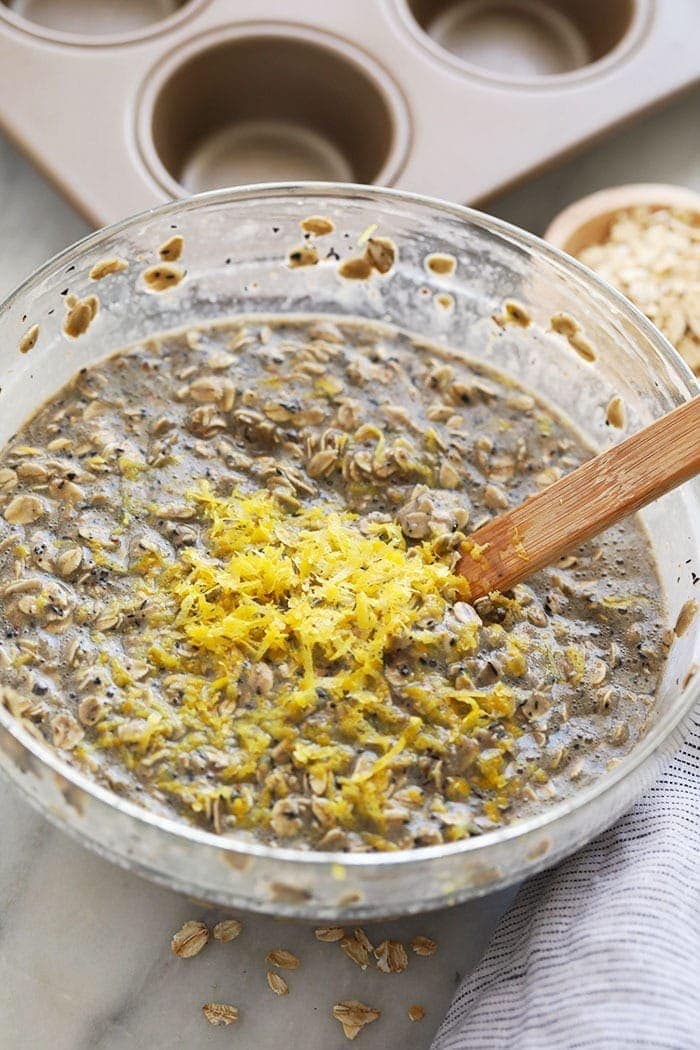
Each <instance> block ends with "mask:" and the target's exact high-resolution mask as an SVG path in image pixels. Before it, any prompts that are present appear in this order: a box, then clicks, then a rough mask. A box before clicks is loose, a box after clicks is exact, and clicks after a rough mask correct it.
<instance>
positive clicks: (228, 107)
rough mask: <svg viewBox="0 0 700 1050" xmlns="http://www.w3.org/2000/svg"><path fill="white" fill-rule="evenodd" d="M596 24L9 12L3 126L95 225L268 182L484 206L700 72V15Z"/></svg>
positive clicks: (214, 5)
mask: <svg viewBox="0 0 700 1050" xmlns="http://www.w3.org/2000/svg"><path fill="white" fill-rule="evenodd" d="M595 9H596V5H592V4H590V3H586V2H585V0H356V2H351V0H338V2H337V3H334V4H323V3H320V2H319V0H294V3H290V4H287V5H284V18H281V17H280V5H279V3H278V2H276V0H237V3H236V5H235V10H234V9H233V6H232V5H231V3H230V0H182V2H180V0H122V2H121V3H120V4H119V5H116V6H115V5H114V4H111V3H109V0H94V2H90V0H0V124H2V126H3V127H4V128H5V130H6V131H7V132H8V133H9V134H10V135H11V136H12V137H13V138H14V139H15V141H16V142H17V143H18V144H19V145H20V147H21V148H23V149H24V150H25V151H26V152H27V153H28V154H29V155H30V156H31V158H32V159H33V160H34V161H35V162H36V163H37V164H38V165H39V166H40V167H41V168H42V170H43V171H45V172H46V173H47V174H48V175H49V176H50V177H52V178H53V179H54V181H55V182H56V183H57V184H58V186H59V187H60V188H61V189H62V190H63V191H64V192H65V193H66V195H67V196H68V197H69V198H70V199H71V200H72V201H73V203H74V204H75V205H76V206H77V207H78V208H79V209H80V210H81V211H82V212H83V213H84V214H85V215H86V216H87V217H88V218H89V219H90V220H92V221H93V222H95V223H96V224H101V223H104V222H107V221H112V220H115V219H118V218H120V217H121V216H123V215H125V214H128V213H130V212H134V211H137V210H139V209H141V208H144V207H148V206H152V205H154V204H157V203H159V202H163V201H165V200H167V199H168V198H171V197H178V196H184V195H185V194H186V193H187V192H188V191H192V190H204V189H207V188H211V187H214V186H217V185H220V184H221V183H226V182H231V183H236V184H240V183H252V182H260V181H265V180H267V179H270V178H272V179H280V178H284V179H289V178H301V177H304V178H316V179H334V180H335V179H337V180H343V179H354V180H359V181H362V182H365V183H375V184H386V185H392V186H397V187H401V188H409V189H413V190H417V191H420V192H423V193H427V194H430V195H434V196H439V197H443V198H447V199H452V200H456V201H460V202H474V201H479V200H483V199H484V198H486V197H488V196H490V195H492V194H494V193H496V192H497V191H499V190H501V189H504V188H506V187H507V186H510V185H512V184H513V183H514V182H516V181H518V180H521V179H523V178H524V177H526V176H527V174H528V173H531V172H533V171H536V170H539V169H540V168H541V167H542V166H544V165H545V164H547V163H549V162H552V161H554V160H556V159H557V158H558V157H562V156H564V155H565V154H567V153H569V152H571V151H572V150H574V149H575V148H577V147H579V146H580V145H581V144H583V143H585V142H586V141H588V140H590V139H591V138H593V137H594V136H596V135H599V134H601V133H602V132H604V131H606V130H607V129H609V128H611V127H614V126H615V125H617V124H619V123H620V122H622V121H624V120H627V119H629V118H630V117H632V116H634V115H635V114H636V113H640V112H642V111H643V110H645V109H646V108H648V107H649V106H651V105H654V104H656V103H658V102H659V101H661V100H662V99H663V98H665V97H667V96H669V95H672V94H674V93H676V92H678V91H679V90H681V89H682V88H684V87H687V86H689V85H690V84H692V83H693V82H694V81H696V80H697V79H698V78H699V77H700V63H698V59H697V48H696V44H695V41H696V40H697V36H698V33H699V32H700V6H698V5H697V4H696V3H695V0H675V2H674V4H665V3H662V2H661V0H611V3H610V4H609V5H606V13H605V18H600V17H595ZM232 15H235V18H232ZM312 27H313V28H312Z"/></svg>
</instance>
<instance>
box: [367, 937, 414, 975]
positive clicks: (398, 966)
mask: <svg viewBox="0 0 700 1050" xmlns="http://www.w3.org/2000/svg"><path fill="white" fill-rule="evenodd" d="M374 957H375V959H376V960H377V969H378V970H380V971H381V973H403V971H404V970H405V969H406V967H407V966H408V955H407V954H406V949H405V948H404V946H403V944H401V942H400V941H382V943H381V944H380V945H378V947H376V948H375V949H374Z"/></svg>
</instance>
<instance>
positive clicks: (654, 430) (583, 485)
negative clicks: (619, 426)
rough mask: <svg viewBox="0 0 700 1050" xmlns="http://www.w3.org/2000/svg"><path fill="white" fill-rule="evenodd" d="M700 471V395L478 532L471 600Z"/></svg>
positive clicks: (462, 567) (469, 555) (469, 561)
mask: <svg viewBox="0 0 700 1050" xmlns="http://www.w3.org/2000/svg"><path fill="white" fill-rule="evenodd" d="M698 473H700V395H698V396H697V397H694V398H693V399H692V401H687V402H686V403H685V404H683V405H681V406H680V407H679V408H676V409H674V410H673V411H672V412H669V413H668V414H667V415H665V416H662V417H661V418H660V419H657V420H656V421H655V422H654V423H652V424H651V425H650V426H648V427H645V428H644V430H640V431H639V433H637V434H633V435H632V437H629V438H627V439H626V440H625V441H621V442H620V444H619V445H615V446H614V447H613V448H611V449H608V451H607V452H602V453H601V454H600V455H598V456H595V457H594V458H593V459H589V460H588V461H587V462H586V463H583V464H582V465H581V466H580V467H577V468H576V470H574V471H572V473H571V474H567V475H566V477H563V478H560V479H559V481H555V482H554V484H552V485H550V486H549V488H546V489H544V490H543V491H542V492H538V493H537V495H535V496H531V497H530V498H529V499H527V500H525V502H524V503H522V504H521V505H520V506H519V507H515V508H514V509H513V510H509V511H508V512H507V513H505V514H501V515H500V516H499V517H497V518H494V519H493V520H492V521H489V522H487V523H486V525H483V526H482V527H481V528H480V529H477V530H476V532H473V533H472V534H471V536H470V537H469V539H470V541H471V542H470V549H469V550H468V551H466V552H465V553H464V554H463V555H462V558H461V560H460V561H459V564H458V565H457V572H458V573H461V574H462V575H463V576H466V578H467V579H468V580H469V584H470V586H471V592H472V593H471V596H472V600H474V599H476V598H481V597H483V595H485V594H489V593H490V592H491V591H507V590H508V589H509V588H511V587H513V586H514V585H515V584H516V583H519V582H520V581H521V580H524V579H525V578H526V577H528V576H532V574H533V573H535V572H537V570H538V569H542V568H544V566H545V565H551V564H552V563H553V562H555V561H557V560H558V559H559V558H560V557H561V556H562V555H563V554H566V553H567V552H568V551H570V550H572V549H573V548H575V547H578V546H579V544H581V543H583V542H584V541H585V540H589V539H590V538H591V537H592V536H596V535H597V534H598V533H599V532H603V531H604V530H605V529H607V528H609V527H610V526H611V525H614V524H615V523H616V522H617V521H620V519H621V518H626V517H627V515H628V514H634V512H635V511H637V510H639V509H640V508H641V507H645V506H646V505H647V503H651V502H652V501H653V500H655V499H658V498H659V497H660V496H663V495H664V493H666V492H670V490H671V489H674V488H676V486H678V485H682V484H683V482H684V481H688V480H689V479H690V478H692V477H694V476H695V475H696V474H698Z"/></svg>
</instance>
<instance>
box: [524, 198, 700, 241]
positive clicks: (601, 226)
mask: <svg viewBox="0 0 700 1050" xmlns="http://www.w3.org/2000/svg"><path fill="white" fill-rule="evenodd" d="M640 204H641V205H647V206H651V207H653V208H682V209H686V210H689V211H693V212H697V213H698V215H699V216H700V193H695V191H694V190H688V189H685V187H683V186H671V185H668V184H666V183H663V182H636V183H635V182H633V183H629V184H628V185H626V186H612V187H610V189H607V190H599V191H598V193H591V194H590V196H588V197H582V198H581V200H579V201H576V202H575V203H574V204H570V205H569V207H568V208H565V209H564V211H561V212H559V214H558V215H557V216H556V217H555V218H554V219H553V220H552V222H551V223H550V224H549V226H548V227H547V230H546V231H545V234H544V239H545V240H546V241H549V242H550V244H553V245H554V246H555V247H556V248H561V249H562V251H565V252H568V253H569V255H573V256H578V255H579V254H580V253H581V252H582V251H583V249H584V248H587V247H588V246H589V245H591V244H601V243H602V242H603V241H605V240H606V239H607V236H608V233H609V231H610V226H611V224H612V220H613V218H614V216H615V214H616V213H617V212H619V211H624V210H626V209H627V208H634V207H636V206H637V205H640Z"/></svg>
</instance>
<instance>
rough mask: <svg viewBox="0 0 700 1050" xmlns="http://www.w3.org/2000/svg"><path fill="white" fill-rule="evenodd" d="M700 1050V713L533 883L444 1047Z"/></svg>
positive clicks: (454, 1018) (438, 1049)
mask: <svg viewBox="0 0 700 1050" xmlns="http://www.w3.org/2000/svg"><path fill="white" fill-rule="evenodd" d="M626 1047H631V1048H634V1050H639V1048H647V1047H650V1048H653V1050H698V1048H700V710H698V711H696V712H695V719H694V723H693V725H692V729H691V732H690V734H689V737H688V741H687V743H686V744H685V746H684V747H683V748H682V749H681V751H679V753H678V754H677V755H676V756H675V758H674V759H673V761H672V763H671V764H670V765H669V767H668V769H667V770H666V773H665V774H664V775H663V776H662V777H661V779H660V780H659V781H658V782H657V783H656V784H655V785H654V787H652V789H651V790H650V791H649V793H648V794H647V795H646V796H645V797H644V798H643V799H642V800H641V801H640V802H639V803H637V805H636V806H635V807H634V809H633V810H632V811H631V812H630V813H628V814H627V815H626V816H625V817H623V818H622V819H621V820H620V821H618V823H617V824H616V825H615V826H614V827H612V828H611V829H610V830H609V831H607V832H605V833H604V834H603V835H601V836H600V837H599V838H598V839H596V840H595V841H594V842H592V843H591V844H590V845H588V846H587V847H586V848H585V849H583V850H581V851H580V852H579V853H577V854H576V855H575V856H573V857H570V858H569V859H568V860H566V861H564V862H563V863H561V864H560V865H559V866H558V867H557V868H555V869H553V870H552V871H547V872H544V873H542V874H541V875H538V876H536V877H535V878H533V879H531V880H530V881H529V882H527V883H525V884H524V885H523V887H522V888H521V890H520V892H519V894H518V896H517V897H516V899H515V902H514V903H513V906H512V907H511V909H510V911H509V912H507V913H506V915H505V917H504V918H503V919H502V921H501V923H500V925H499V927H498V929H497V930H496V933H495V935H494V938H493V940H492V942H491V945H490V947H489V949H488V952H487V954H486V956H485V957H484V959H483V960H482V962H481V964H480V965H479V966H478V968H477V969H476V970H475V971H474V972H473V973H472V974H471V975H470V976H469V977H467V978H466V979H465V981H464V982H463V983H462V985H461V986H460V988H459V991H458V992H457V995H456V997H455V1000H454V1002H453V1003H452V1006H451V1008H450V1011H449V1013H448V1015H447V1017H446V1018H445V1021H444V1023H443V1025H442V1027H441V1028H440V1030H439V1032H438V1033H437V1036H436V1037H435V1041H434V1043H433V1050H624V1048H626Z"/></svg>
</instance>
